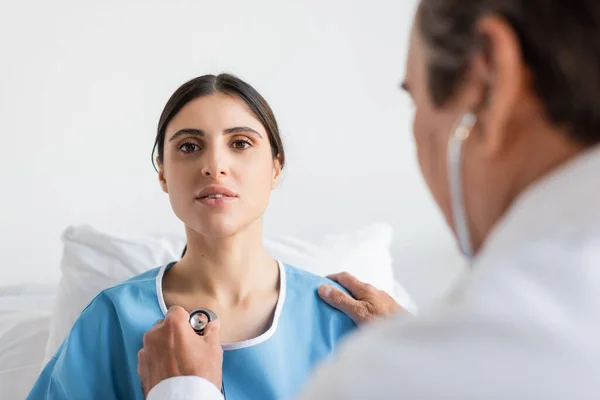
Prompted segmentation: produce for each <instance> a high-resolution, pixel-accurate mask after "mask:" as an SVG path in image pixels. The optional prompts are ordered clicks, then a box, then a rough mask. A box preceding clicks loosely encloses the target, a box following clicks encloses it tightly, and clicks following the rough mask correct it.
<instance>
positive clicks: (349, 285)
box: [327, 272, 371, 299]
mask: <svg viewBox="0 0 600 400" xmlns="http://www.w3.org/2000/svg"><path fill="white" fill-rule="evenodd" d="M327 277H328V278H329V279H331V280H332V281H334V282H336V283H338V284H340V285H342V286H343V287H344V288H345V289H346V290H348V291H349V292H350V293H351V294H352V296H354V298H356V299H361V298H363V297H365V295H366V293H367V292H368V290H369V288H370V287H371V285H369V284H367V283H364V282H361V281H359V280H358V279H356V277H354V276H353V275H351V274H349V273H348V272H341V273H339V274H333V275H329V276H327Z"/></svg>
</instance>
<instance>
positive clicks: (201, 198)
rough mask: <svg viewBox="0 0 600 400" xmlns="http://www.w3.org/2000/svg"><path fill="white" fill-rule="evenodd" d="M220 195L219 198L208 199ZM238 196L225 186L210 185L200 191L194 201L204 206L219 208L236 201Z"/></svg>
mask: <svg viewBox="0 0 600 400" xmlns="http://www.w3.org/2000/svg"><path fill="white" fill-rule="evenodd" d="M215 195H220V196H219V197H208V196H215ZM237 198H238V195H237V193H235V192H234V191H232V190H230V189H227V188H226V187H225V186H219V185H210V186H207V187H205V188H204V189H202V190H201V191H200V192H198V194H197V195H196V201H198V202H200V203H201V204H203V205H205V206H210V207H221V206H226V205H227V204H230V203H232V202H234V201H235V200H237Z"/></svg>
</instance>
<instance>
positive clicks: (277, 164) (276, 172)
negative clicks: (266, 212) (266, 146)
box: [271, 154, 282, 189]
mask: <svg viewBox="0 0 600 400" xmlns="http://www.w3.org/2000/svg"><path fill="white" fill-rule="evenodd" d="M281 169H282V168H281V156H280V155H279V154H278V155H277V157H275V159H274V160H273V178H272V179H271V189H275V188H276V187H277V185H279V177H280V176H281Z"/></svg>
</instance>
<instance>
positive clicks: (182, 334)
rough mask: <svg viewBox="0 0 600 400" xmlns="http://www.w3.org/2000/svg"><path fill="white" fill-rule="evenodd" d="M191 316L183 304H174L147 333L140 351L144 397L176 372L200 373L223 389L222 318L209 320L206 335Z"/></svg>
mask: <svg viewBox="0 0 600 400" xmlns="http://www.w3.org/2000/svg"><path fill="white" fill-rule="evenodd" d="M189 318H190V315H189V313H188V312H187V311H185V309H183V308H182V307H178V306H174V307H171V308H170V309H169V311H168V312H167V315H166V317H165V319H163V320H160V321H158V322H157V323H156V325H154V327H152V329H150V330H149V331H148V332H146V333H145V334H144V347H142V349H141V350H140V351H139V352H138V375H139V376H140V378H141V381H142V388H143V391H144V397H146V396H147V395H148V392H150V390H151V389H152V388H153V387H154V386H156V385H157V384H159V383H160V382H161V381H163V380H165V379H168V378H173V377H177V376H199V377H201V378H204V379H206V380H208V381H209V382H211V383H213V384H214V385H215V386H216V387H217V388H218V389H219V390H221V383H222V381H221V378H222V366H223V349H222V348H221V341H220V340H219V331H220V325H219V321H218V320H216V321H212V322H210V323H209V324H208V325H207V326H206V328H205V329H204V335H203V336H199V335H198V334H196V332H194V329H193V328H192V327H191V325H190V322H189Z"/></svg>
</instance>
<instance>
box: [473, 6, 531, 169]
mask: <svg viewBox="0 0 600 400" xmlns="http://www.w3.org/2000/svg"><path fill="white" fill-rule="evenodd" d="M477 31H478V34H479V36H480V37H481V47H480V49H479V50H478V52H477V54H476V56H475V57H474V60H473V65H472V66H473V69H472V71H473V78H474V79H475V81H476V82H477V87H479V88H480V90H479V91H478V96H477V97H478V98H479V100H478V101H477V102H478V104H479V107H478V110H477V111H476V114H477V116H478V125H479V126H480V129H479V131H480V132H482V135H480V136H479V139H480V141H481V142H480V144H482V145H483V148H484V151H485V153H486V154H487V155H488V156H491V157H494V156H496V155H498V154H501V153H503V152H504V150H506V147H507V146H510V144H511V143H512V142H513V141H514V140H515V139H517V138H518V135H519V132H515V131H514V130H513V129H510V126H511V125H512V124H511V122H512V121H513V120H514V118H515V117H516V116H517V115H518V113H519V112H520V111H519V110H520V109H522V107H523V105H524V104H523V101H524V99H525V98H526V96H525V94H526V90H527V87H526V85H527V83H528V82H527V68H526V66H525V63H524V60H523V58H522V56H521V45H520V43H519V39H518V37H517V34H516V32H515V31H514V29H513V28H512V27H511V26H510V25H509V24H508V22H506V21H505V20H504V19H502V18H499V17H494V16H490V17H484V18H482V19H481V21H480V22H479V23H478V25H477Z"/></svg>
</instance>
